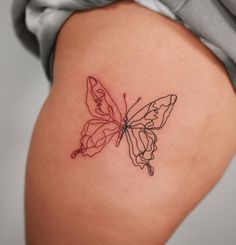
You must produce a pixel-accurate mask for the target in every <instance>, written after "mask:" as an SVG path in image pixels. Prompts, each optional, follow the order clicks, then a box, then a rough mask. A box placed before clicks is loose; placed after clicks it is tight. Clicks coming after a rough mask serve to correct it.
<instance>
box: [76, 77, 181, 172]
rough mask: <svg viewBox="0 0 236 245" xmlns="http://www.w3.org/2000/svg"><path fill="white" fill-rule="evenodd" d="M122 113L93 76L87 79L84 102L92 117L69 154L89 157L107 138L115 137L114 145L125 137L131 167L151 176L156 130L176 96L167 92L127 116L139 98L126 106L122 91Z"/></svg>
mask: <svg viewBox="0 0 236 245" xmlns="http://www.w3.org/2000/svg"><path fill="white" fill-rule="evenodd" d="M123 98H124V102H125V113H124V115H123V116H122V114H121V112H120V110H119V108H118V106H117V103H116V102H115V101H114V99H113V98H112V97H111V95H110V93H109V92H108V91H107V89H106V88H105V87H104V86H103V85H102V83H101V82H100V81H98V80H97V79H96V78H94V77H92V76H89V77H88V79H87V93H86V105H87V108H88V111H89V113H90V115H91V116H92V118H91V119H90V120H88V121H87V122H86V123H85V125H84V127H83V129H82V131H81V134H80V146H79V148H78V149H76V150H74V151H73V152H72V154H71V158H75V157H76V156H77V155H79V154H80V155H82V156H89V157H92V156H94V155H95V154H97V153H99V152H101V151H102V150H103V148H104V147H105V146H106V145H107V144H108V143H109V142H110V141H111V139H112V138H115V139H116V146H117V147H118V146H119V144H120V142H121V140H122V138H123V137H124V136H125V138H126V141H127V143H128V147H129V156H130V158H131V160H132V162H133V165H134V166H139V167H140V169H144V168H145V167H146V168H147V170H148V173H149V175H150V176H153V175H154V167H153V166H152V165H151V163H150V162H151V160H153V159H154V152H155V151H156V150H157V146H156V143H157V141H158V139H157V136H156V132H157V131H158V130H160V129H161V128H162V127H163V126H164V125H165V123H166V121H167V119H168V118H169V116H170V114H171V112H172V110H173V107H174V105H175V102H176V101H177V96H176V95H174V94H169V95H167V96H164V97H161V98H158V99H156V100H153V101H152V102H150V103H148V104H147V105H145V106H143V107H142V108H141V109H139V110H137V111H136V112H134V113H133V114H132V115H130V114H131V113H130V112H131V110H133V108H134V107H135V105H136V104H137V103H138V102H139V101H140V100H141V97H139V98H138V99H137V101H136V102H135V103H134V104H133V105H132V106H131V107H130V108H129V109H128V107H127V102H126V94H125V93H124V94H123Z"/></svg>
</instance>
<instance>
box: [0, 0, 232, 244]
mask: <svg viewBox="0 0 236 245" xmlns="http://www.w3.org/2000/svg"><path fill="white" fill-rule="evenodd" d="M10 4H11V1H9V0H1V8H0V245H24V244H25V243H24V205H23V203H24V202H23V201H24V198H23V197H24V174H25V166H26V157H27V151H28V146H29V142H30V135H31V132H32V129H33V125H34V122H35V120H36V117H37V115H38V113H39V110H40V107H41V105H42V103H43V102H44V100H45V98H46V96H47V94H48V91H49V84H48V82H47V80H46V78H45V76H44V73H43V70H42V68H41V65H40V63H39V61H38V60H37V59H36V58H34V57H33V56H32V55H30V54H29V53H28V52H27V51H25V50H24V49H23V48H22V46H21V45H20V43H19V42H18V40H17V39H16V38H15V36H14V34H13V29H12V25H11V17H10ZM216 140H217V139H216ZM235 244H236V158H235V159H234V161H233V162H232V164H231V166H230V167H229V168H228V170H227V172H226V174H225V176H224V177H223V179H222V180H221V182H220V183H219V184H218V185H217V186H216V188H215V189H214V190H213V191H212V192H211V193H210V194H209V195H208V196H207V198H205V199H204V201H203V202H202V203H201V204H200V205H199V206H198V207H197V208H196V209H195V210H194V211H193V212H192V213H191V215H190V216H189V217H188V218H187V219H186V220H185V222H184V223H183V224H182V225H181V226H180V228H179V229H178V230H177V232H176V233H175V235H174V236H173V237H172V239H171V240H170V241H169V242H168V245H235ZM111 245H112V244H111Z"/></svg>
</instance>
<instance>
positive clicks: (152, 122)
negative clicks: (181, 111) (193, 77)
mask: <svg viewBox="0 0 236 245" xmlns="http://www.w3.org/2000/svg"><path fill="white" fill-rule="evenodd" d="M176 100H177V96H176V95H174V94H170V95H167V96H165V97H161V98H159V99H156V100H154V101H152V102H151V103H149V104H147V105H146V106H144V107H143V108H141V109H140V110H138V111H137V112H136V113H135V114H134V115H133V116H132V117H131V118H130V119H129V120H128V125H129V126H130V127H131V128H146V129H157V130H159V129H161V128H162V127H163V126H164V125H165V123H166V121H167V119H168V118H169V116H170V114H171V111H172V110H173V107H174V104H175V102H176Z"/></svg>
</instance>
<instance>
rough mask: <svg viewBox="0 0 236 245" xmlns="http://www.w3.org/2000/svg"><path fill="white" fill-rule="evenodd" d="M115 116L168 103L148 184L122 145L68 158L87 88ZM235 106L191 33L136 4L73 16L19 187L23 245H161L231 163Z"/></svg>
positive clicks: (219, 70)
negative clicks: (110, 101)
mask: <svg viewBox="0 0 236 245" xmlns="http://www.w3.org/2000/svg"><path fill="white" fill-rule="evenodd" d="M89 75H93V76H96V77H97V78H99V79H100V80H101V81H102V82H103V84H105V85H106V88H108V89H109V91H110V92H111V94H112V96H113V98H114V100H115V101H116V102H117V104H118V105H119V108H121V110H122V112H124V109H125V108H124V101H123V97H122V94H123V92H127V96H128V97H127V100H128V103H130V104H132V103H134V102H135V101H136V99H137V97H139V96H141V97H142V98H143V101H142V102H141V105H144V104H147V103H148V102H150V101H152V100H154V99H156V98H158V97H161V96H163V95H167V94H170V93H175V94H177V95H178V101H177V103H176V105H175V109H174V111H173V114H172V115H171V117H170V118H169V121H168V123H167V124H166V125H165V127H164V128H163V129H162V130H161V131H160V132H159V133H158V143H157V147H158V151H157V152H156V154H155V155H156V156H155V160H154V161H153V165H154V167H155V170H156V172H155V175H154V176H153V177H150V176H149V175H148V174H147V172H146V171H145V170H140V169H139V168H135V167H134V166H133V165H132V163H131V162H130V158H129V155H128V146H127V142H126V141H124V140H122V141H121V143H120V146H119V147H116V146H115V140H113V141H111V142H110V144H108V145H107V146H106V147H105V148H104V150H103V151H102V152H101V153H99V154H97V155H95V156H94V157H92V158H88V157H82V156H79V157H78V158H77V159H74V160H72V159H71V158H70V154H71V152H72V151H73V150H74V149H75V148H76V147H78V142H79V139H80V132H81V130H82V127H83V125H84V123H85V122H86V121H87V120H88V119H89V118H90V117H91V116H90V115H89V113H88V109H87V107H86V105H85V94H86V78H87V77H88V76H89ZM235 125H236V96H235V92H234V90H233V87H232V85H231V83H230V81H229V78H228V76H227V74H226V72H225V69H224V67H223V65H222V64H221V62H220V61H219V60H218V59H217V58H216V57H215V56H214V55H213V54H212V53H211V52H210V51H209V50H208V49H207V48H206V47H205V46H204V45H203V44H201V43H200V41H199V40H198V38H196V37H195V36H194V35H193V34H191V32H190V31H188V30H186V29H185V28H184V27H183V26H181V25H179V24H176V23H174V22H172V21H171V20H169V19H167V18H165V17H163V16H161V15H158V14H156V13H154V12H152V11H149V10H147V9H145V8H142V7H141V6H138V5H137V4H135V3H131V2H125V1H122V2H119V3H117V4H114V5H112V6H110V7H107V8H102V9H97V10H93V11H88V12H83V13H79V14H78V13H76V14H74V15H73V16H72V17H71V18H70V19H69V20H68V21H67V22H66V24H65V25H64V26H63V28H62V30H61V32H60V34H59V37H58V40H57V47H56V57H55V66H54V81H53V86H52V89H51V92H50V94H49V96H48V98H47V100H46V102H45V104H44V106H43V108H42V110H41V113H40V115H39V118H38V120H37V123H36V126H35V130H34V133H33V137H32V142H31V147H30V151H29V157H28V167H27V175H26V237H27V242H28V244H29V245H37V244H40V245H41V244H44V245H54V244H55V245H62V244H63V245H64V244H70V245H78V244H84V245H93V244H96V245H99V244H102V245H106V244H109V245H110V244H112V245H116V244H119V245H120V244H123V245H126V244H127V245H132V244H135V245H136V244H146V245H154V244H155V245H157V244H164V243H165V242H166V241H167V240H168V239H169V237H170V236H171V234H172V233H173V232H174V230H175V229H176V227H177V226H178V225H179V224H180V223H181V221H182V220H183V219H184V218H185V217H186V216H187V214H188V213H189V212H190V211H191V210H192V209H193V208H194V207H195V206H196V205H197V204H198V203H199V202H200V201H201V200H202V198H203V197H204V196H205V195H206V194H207V193H208V192H209V191H210V190H211V189H212V188H213V187H214V185H215V184H216V183H217V182H218V181H219V179H220V178H221V176H222V175H223V173H224V171H225V169H226V167H227V166H228V164H229V162H230V160H231V158H232V156H233V155H234V153H235V152H236V140H235Z"/></svg>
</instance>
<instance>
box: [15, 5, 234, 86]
mask: <svg viewBox="0 0 236 245" xmlns="http://www.w3.org/2000/svg"><path fill="white" fill-rule="evenodd" d="M115 1H116V0H88V1H86V0H54V1H52V0H14V2H13V7H12V15H13V22H14V27H15V30H16V33H17V35H18V37H19V38H20V40H21V41H22V42H23V44H24V45H25V46H26V47H27V48H28V49H29V50H30V51H31V52H33V53H34V54H36V55H38V56H40V58H41V60H42V63H43V66H44V69H45V71H46V73H47V75H48V77H49V79H52V76H51V70H52V69H51V65H52V59H53V51H54V43H55V40H56V36H57V33H58V31H59V29H60V28H61V26H62V25H63V23H64V22H65V21H66V19H67V18H68V17H69V16H70V15H71V14H72V13H73V12H75V11H82V10H88V9H92V8H96V7H102V6H105V5H108V4H111V3H113V2H115ZM135 1H136V2H137V3H139V4H142V5H144V6H145V7H147V8H150V9H152V10H153V11H156V12H159V13H161V14H162V15H165V16H167V17H169V18H171V19H172V20H174V21H178V22H180V23H182V24H183V25H185V26H186V27H187V28H189V29H190V30H191V31H192V32H194V33H195V34H196V35H198V36H199V38H200V40H201V41H202V42H203V43H204V44H205V45H206V46H207V47H208V48H209V49H211V50H212V52H214V53H215V55H216V56H217V57H218V58H219V59H220V60H221V61H222V62H223V63H224V64H225V67H226V70H227V71H228V74H229V76H230V78H231V80H232V82H233V83H234V86H235V88H236V0H221V1H219V0H135Z"/></svg>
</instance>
